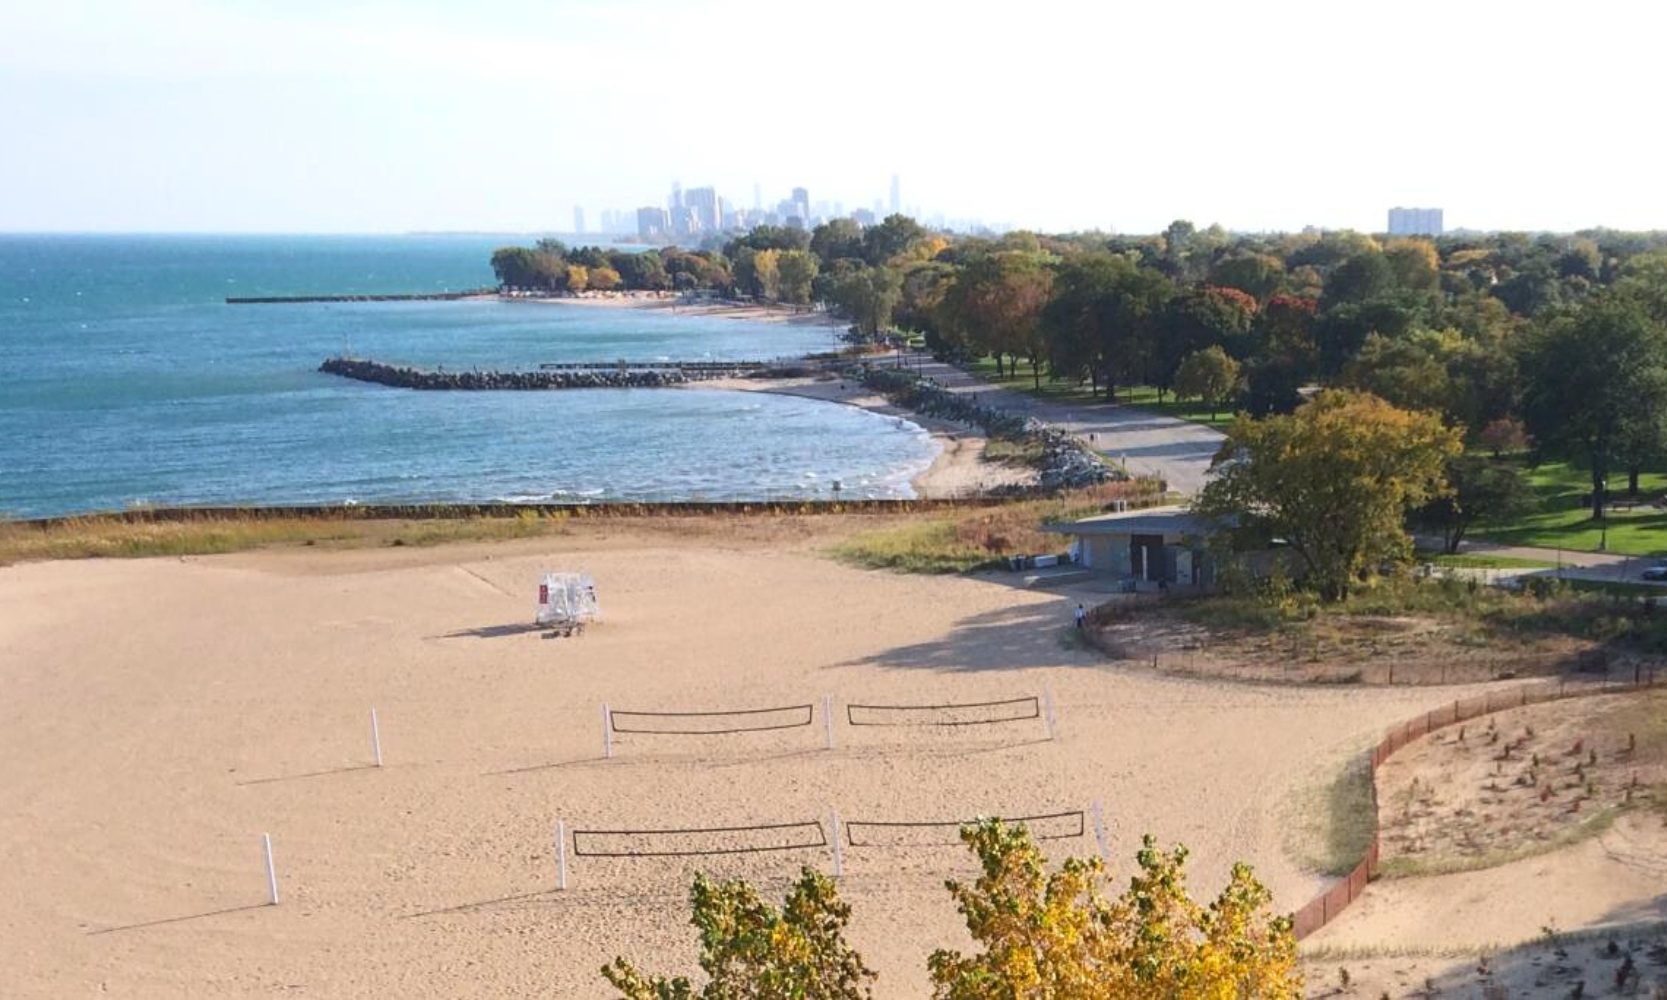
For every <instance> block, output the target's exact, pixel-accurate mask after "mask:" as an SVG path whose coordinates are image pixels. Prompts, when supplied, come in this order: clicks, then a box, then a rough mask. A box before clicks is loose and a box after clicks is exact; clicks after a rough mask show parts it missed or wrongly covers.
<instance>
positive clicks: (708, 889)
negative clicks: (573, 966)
mask: <svg viewBox="0 0 1667 1000" xmlns="http://www.w3.org/2000/svg"><path fill="white" fill-rule="evenodd" d="M689 901H690V903H691V904H692V905H693V907H694V916H693V918H692V919H691V921H690V922H691V923H693V924H694V925H695V927H697V928H699V930H700V967H701V969H702V970H704V971H705V973H706V975H707V977H708V981H707V983H706V985H705V986H703V987H701V988H700V989H699V990H696V989H695V987H694V985H693V984H692V983H690V982H689V980H688V979H686V978H684V977H682V976H678V977H676V978H670V979H668V978H666V977H664V976H647V975H644V974H643V973H641V972H639V971H638V970H637V968H636V966H634V965H633V964H631V963H630V962H629V961H627V960H626V959H624V958H616V959H614V962H613V964H612V965H606V966H603V967H602V975H603V976H605V977H607V980H608V982H610V983H612V984H613V985H614V987H615V988H616V989H618V990H619V992H620V994H621V995H622V996H624V997H626V998H627V1000H694V998H696V997H699V998H701V1000H742V998H745V1000H868V998H870V997H872V996H873V993H872V992H871V991H870V990H869V984H870V983H871V982H873V980H874V973H873V972H872V971H870V970H869V968H868V967H867V966H866V965H864V964H863V961H862V956H861V955H858V954H857V953H856V952H855V951H853V950H852V949H851V946H850V945H848V944H846V943H845V925H846V924H848V923H849V922H850V920H851V907H850V906H848V905H847V904H846V903H844V902H843V901H841V900H840V898H839V892H838V890H836V889H835V888H834V884H833V881H832V880H831V879H829V878H826V877H824V876H822V875H819V874H817V873H816V872H814V871H812V870H811V869H809V868H805V869H803V870H802V871H801V873H800V875H799V880H798V881H797V882H796V883H794V885H793V889H792V891H791V892H789V893H788V895H787V900H786V902H785V903H784V904H783V906H782V908H781V909H780V910H777V909H776V908H775V907H773V906H771V905H770V904H768V903H766V902H764V901H763V900H761V899H759V898H758V892H757V891H756V890H755V889H753V887H752V886H750V885H747V884H746V883H745V882H742V881H740V880H736V881H733V882H723V883H713V882H711V881H709V880H708V879H707V878H706V877H705V876H704V875H696V876H695V882H694V886H693V887H692V888H690V890H689Z"/></svg>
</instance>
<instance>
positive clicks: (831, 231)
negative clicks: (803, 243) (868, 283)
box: [810, 219, 863, 270]
mask: <svg viewBox="0 0 1667 1000" xmlns="http://www.w3.org/2000/svg"><path fill="white" fill-rule="evenodd" d="M810 252H811V253H813V254H815V255H816V257H817V259H818V260H819V261H821V264H822V268H823V269H824V270H826V269H827V268H830V267H832V266H833V262H834V261H836V260H842V259H845V258H858V257H861V256H862V255H863V239H862V227H861V226H859V225H857V224H856V223H855V222H854V221H852V220H850V219H829V220H828V221H827V222H824V223H822V224H821V225H819V226H817V227H816V228H815V229H813V230H811V233H810Z"/></svg>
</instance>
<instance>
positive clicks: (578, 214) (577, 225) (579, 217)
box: [573, 205, 585, 236]
mask: <svg viewBox="0 0 1667 1000" xmlns="http://www.w3.org/2000/svg"><path fill="white" fill-rule="evenodd" d="M573 231H574V232H575V233H578V234H579V235H580V236H583V235H584V234H585V210H584V209H582V208H580V207H579V206H577V205H574V206H573Z"/></svg>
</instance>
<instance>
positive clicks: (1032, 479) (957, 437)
mask: <svg viewBox="0 0 1667 1000" xmlns="http://www.w3.org/2000/svg"><path fill="white" fill-rule="evenodd" d="M684 388H689V389H724V390H730V391H735V392H765V393H771V394H774V395H779V396H795V397H798V398H800V399H811V400H816V401H818V402H824V403H837V404H839V405H842V406H852V407H856V408H857V409H859V410H867V411H869V412H870V413H877V414H880V415H882V416H887V417H895V418H897V419H900V420H906V421H908V422H909V423H911V424H914V425H915V426H917V427H919V428H920V429H922V430H923V431H925V432H926V433H927V434H929V435H931V437H932V440H933V442H934V443H936V444H937V445H938V453H937V454H936V455H934V456H933V457H932V461H931V463H930V464H928V465H927V467H926V468H924V469H922V470H921V471H920V472H918V473H916V474H915V475H914V476H912V477H911V478H910V480H909V485H910V486H911V487H913V488H914V491H915V492H916V493H918V494H919V495H920V497H921V499H925V500H931V499H952V498H964V497H968V496H975V495H979V494H985V493H988V492H990V491H992V490H998V489H1010V488H1014V487H1031V486H1035V485H1036V482H1037V478H1038V477H1037V475H1036V472H1035V471H1034V470H1032V469H1019V468H1013V467H1011V466H1007V465H1001V464H998V463H995V462H987V461H985V460H984V448H985V446H986V445H987V444H988V443H989V439H988V438H986V437H984V436H983V435H982V434H980V433H979V432H978V431H977V430H976V429H973V428H970V427H967V426H966V425H963V424H958V423H955V422H952V421H949V420H943V419H941V418H938V417H929V416H926V415H925V414H922V413H916V412H914V411H913V410H908V409H904V408H903V407H900V406H898V405H896V404H895V403H893V402H891V401H890V400H888V399H886V398H885V397H884V396H882V395H880V394H879V393H877V392H875V391H874V390H872V389H869V388H868V387H866V386H863V385H860V384H858V383H856V382H854V381H850V380H847V379H842V378H837V377H836V378H826V379H817V378H771V379H760V378H726V379H711V380H707V381H702V382H691V383H689V384H688V385H686V386H684Z"/></svg>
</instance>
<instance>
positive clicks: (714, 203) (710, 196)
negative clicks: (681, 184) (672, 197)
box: [683, 187, 723, 233]
mask: <svg viewBox="0 0 1667 1000" xmlns="http://www.w3.org/2000/svg"><path fill="white" fill-rule="evenodd" d="M683 207H685V208H687V209H688V210H689V211H690V212H692V213H693V214H694V225H695V227H696V230H698V231H699V232H705V233H715V232H717V231H718V230H719V229H721V228H722V222H723V216H722V214H721V212H720V211H719V209H718V191H717V189H716V188H710V187H702V188H690V189H689V190H687V191H685V192H683ZM696 230H691V231H696Z"/></svg>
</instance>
